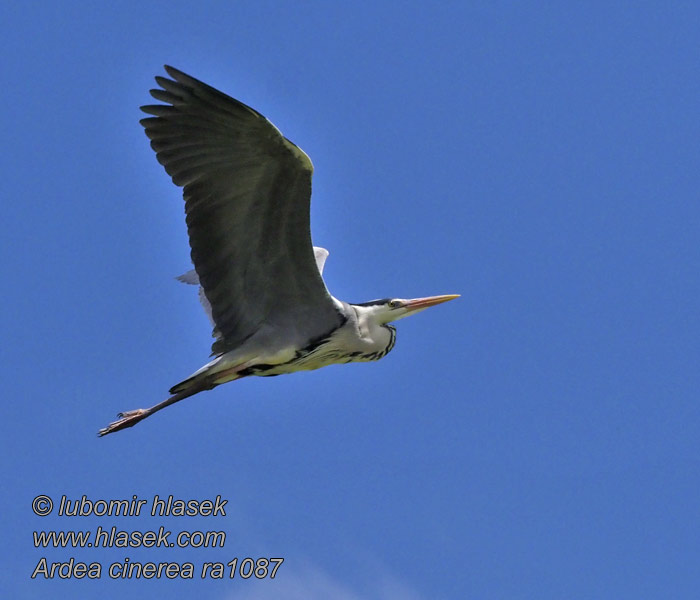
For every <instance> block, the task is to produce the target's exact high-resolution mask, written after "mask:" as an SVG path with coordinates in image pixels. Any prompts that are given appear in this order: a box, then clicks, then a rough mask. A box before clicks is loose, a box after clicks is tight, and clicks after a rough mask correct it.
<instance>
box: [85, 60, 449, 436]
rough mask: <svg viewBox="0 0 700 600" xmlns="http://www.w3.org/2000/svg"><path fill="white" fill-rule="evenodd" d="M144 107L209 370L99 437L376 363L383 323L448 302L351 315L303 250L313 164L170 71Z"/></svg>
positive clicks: (381, 305)
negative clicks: (238, 383) (176, 192)
mask: <svg viewBox="0 0 700 600" xmlns="http://www.w3.org/2000/svg"><path fill="white" fill-rule="evenodd" d="M165 70H166V71H167V73H168V75H169V76H170V79H168V78H166V77H156V82H157V83H158V85H159V86H160V89H153V90H151V91H150V93H151V96H153V97H154V98H155V99H156V100H158V101H159V102H162V104H152V105H151V104H149V105H147V106H142V107H141V110H142V111H144V112H145V113H147V114H148V115H151V116H150V117H148V118H145V119H142V120H141V125H143V127H144V129H145V132H146V135H147V136H148V138H149V139H150V140H151V147H152V148H153V150H155V152H156V158H157V159H158V162H160V163H161V164H162V165H163V166H164V167H165V170H166V172H167V173H168V175H170V177H171V178H172V180H173V183H174V184H175V185H177V186H180V187H182V188H183V196H184V200H185V213H186V221H187V233H188V236H189V241H190V247H191V258H192V263H193V264H194V270H192V271H189V272H188V273H185V274H184V275H182V276H180V277H179V278H178V279H180V281H182V282H184V283H188V284H193V285H196V286H199V297H200V300H201V303H202V304H203V306H204V309H205V310H206V312H207V314H208V315H209V318H210V320H211V322H212V325H213V333H212V335H213V337H214V338H215V341H214V343H213V345H212V356H213V357H214V358H213V360H211V362H209V363H207V364H206V365H204V366H203V367H202V368H200V369H199V370H198V371H195V372H194V373H193V374H192V375H190V376H189V377H188V378H187V379H185V380H184V381H182V382H180V383H178V384H177V385H175V386H173V387H172V388H171V389H170V394H171V396H170V397H169V398H167V399H166V400H164V401H163V402H161V403H159V404H156V405H155V406H152V407H151V408H146V409H143V408H140V409H137V410H130V411H127V412H123V413H119V415H118V417H119V419H118V420H117V421H114V422H113V423H110V424H109V425H108V426H107V427H105V428H103V429H100V431H99V432H98V435H100V436H103V435H107V434H108V433H113V432H115V431H119V430H121V429H125V428H127V427H132V426H133V425H135V424H136V423H138V422H139V421H141V420H143V419H145V418H146V417H149V416H150V415H152V414H153V413H155V412H157V411H159V410H161V409H163V408H165V407H166V406H170V405H171V404H174V403H175V402H179V401H180V400H183V399H184V398H188V397H189V396H193V395H194V394H198V393H199V392H203V391H205V390H211V389H213V388H215V387H216V386H218V385H221V384H222V383H227V382H229V381H235V380H236V379H241V378H242V377H247V376H249V375H259V376H264V377H269V376H272V375H281V374H284V373H294V372H296V371H301V370H311V369H318V368H320V367H325V366H326V365H332V364H340V363H349V362H365V361H373V360H379V359H380V358H382V357H384V356H386V355H387V354H388V353H389V352H390V351H391V349H392V348H393V347H394V342H395V340H396V329H395V328H394V327H392V326H391V325H390V324H389V323H391V322H394V321H398V320H399V319H402V318H403V317H406V316H408V315H412V314H416V313H417V312H420V311H422V310H424V309H426V308H428V307H429V306H434V305H436V304H440V303H442V302H446V301H448V300H452V299H454V298H457V297H458V295H457V294H452V295H443V296H431V297H427V298H415V299H410V300H406V299H402V298H385V299H383V300H372V301H371V302H363V303H361V304H349V303H347V302H343V301H341V300H338V299H337V298H334V297H333V296H332V295H331V294H330V293H329V291H328V289H327V288H326V285H325V283H324V281H323V278H322V273H323V267H324V263H325V260H326V257H327V256H328V251H327V250H325V249H323V248H317V247H314V246H312V243H311V231H310V227H309V208H310V202H311V176H312V173H313V165H312V164H311V160H310V159H309V157H308V156H307V155H306V154H305V153H304V152H303V151H302V150H301V148H299V147H298V146H297V145H296V144H294V143H293V142H291V141H290V140H288V139H287V138H285V137H284V136H283V135H282V133H281V132H280V130H279V129H277V127H275V126H274V125H273V124H272V123H271V122H270V121H268V120H267V119H266V118H265V117H264V116H263V115H261V114H260V113H259V112H257V111H256V110H254V109H253V108H251V107H249V106H247V105H245V104H243V103H242V102H239V101H238V100H234V99H233V98H231V97H229V96H227V95H226V94H223V93H222V92H220V91H218V90H216V89H214V88H213V87H210V86H208V85H207V84H205V83H202V82H201V81H198V80H197V79H195V78H193V77H190V76H189V75H186V74H185V73H183V72H182V71H178V70H177V69H174V68H172V67H169V66H166V67H165Z"/></svg>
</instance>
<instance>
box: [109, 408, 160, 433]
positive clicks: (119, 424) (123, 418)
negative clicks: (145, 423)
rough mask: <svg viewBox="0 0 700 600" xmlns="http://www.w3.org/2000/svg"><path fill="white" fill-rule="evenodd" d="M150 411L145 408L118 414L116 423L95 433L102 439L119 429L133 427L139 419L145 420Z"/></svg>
mask: <svg viewBox="0 0 700 600" xmlns="http://www.w3.org/2000/svg"><path fill="white" fill-rule="evenodd" d="M150 414H151V411H150V410H148V409H146V408H137V409H136V410H128V411H126V412H120V413H119V414H118V415H117V416H118V417H119V419H118V420H117V421H112V422H111V423H110V424H109V425H107V427H103V428H102V429H100V430H99V431H98V432H97V435H98V436H100V437H102V436H104V435H107V434H108V433H114V432H115V431H119V430H121V429H126V428H127V427H133V426H134V425H136V423H138V422H139V421H140V420H141V419H145V418H146V417H147V416H148V415H150Z"/></svg>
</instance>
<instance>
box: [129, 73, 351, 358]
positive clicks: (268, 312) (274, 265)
mask: <svg viewBox="0 0 700 600" xmlns="http://www.w3.org/2000/svg"><path fill="white" fill-rule="evenodd" d="M165 69H166V71H167V72H168V75H170V77H171V78H172V79H167V78H165V77H156V82H157V83H158V85H160V87H161V88H162V89H155V90H151V95H152V96H153V97H154V98H155V99H156V100H159V101H161V102H164V103H165V104H158V105H148V106H142V107H141V109H142V110H143V111H144V112H146V113H148V114H150V115H153V116H152V117H149V118H145V119H142V120H141V124H142V125H143V126H144V128H145V130H146V135H147V136H148V137H149V138H150V140H151V146H152V148H153V149H154V150H155V152H156V156H157V158H158V161H159V162H160V163H161V164H162V165H163V166H164V167H165V170H166V171H167V172H168V174H169V175H170V176H171V177H172V180H173V182H174V183H175V184H176V185H178V186H181V187H183V188H184V190H183V195H184V199H185V212H186V215H187V231H188V234H189V239H190V247H191V250H192V252H191V256H192V263H193V264H194V267H195V270H196V272H197V275H198V278H199V282H200V283H201V285H202V288H203V289H204V293H205V295H206V298H207V300H208V301H209V304H210V305H211V312H212V318H213V320H214V323H215V324H216V329H218V331H219V332H220V334H221V336H222V338H223V340H222V341H223V344H219V343H218V342H217V343H215V352H216V353H223V352H224V351H226V350H230V349H233V348H236V347H237V346H239V345H240V344H242V343H243V342H244V341H246V340H248V339H250V338H252V337H253V336H255V334H256V333H257V332H259V331H260V330H261V329H262V328H263V327H265V328H266V330H267V331H268V333H269V331H270V330H273V331H274V332H275V335H274V339H275V340H278V343H279V344H280V346H283V347H286V346H287V345H289V344H303V343H304V342H305V341H306V340H309V339H313V338H317V337H318V336H322V335H324V334H326V333H327V332H329V331H330V330H332V329H334V328H335V327H338V326H339V325H340V323H341V322H342V317H341V315H340V314H339V313H338V311H337V309H336V307H335V305H334V303H333V300H332V299H331V297H330V295H329V294H328V291H327V290H326V287H325V285H324V283H323V280H322V278H321V276H320V274H319V271H318V268H317V263H316V260H315V257H314V250H313V246H312V245H311V232H310V229H309V207H310V201H311V175H312V172H313V166H312V164H311V161H310V160H309V157H308V156H307V155H306V154H305V153H304V152H303V151H302V150H301V149H299V148H298V147H297V146H295V145H294V144H293V143H292V142H290V141H289V140H287V139H286V138H285V137H284V136H283V135H282V134H281V133H280V131H279V130H278V129H277V128H276V127H275V126H274V125H273V124H272V123H270V121H268V120H267V119H266V118H265V117H263V116H262V115H261V114H260V113H258V112H257V111H255V110H254V109H252V108H250V107H249V106H246V105H245V104H243V103H241V102H239V101H237V100H234V99H233V98H230V97H229V96H227V95H225V94H223V93H221V92H219V91H218V90H216V89H214V88H212V87H210V86H208V85H206V84H204V83H202V82H201V81H198V80H196V79H194V78H192V77H190V76H188V75H186V74H184V73H182V72H181V71H178V70H177V69H173V68H172V67H167V66H166V67H165ZM268 337H269V336H268Z"/></svg>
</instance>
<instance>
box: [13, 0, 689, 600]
mask: <svg viewBox="0 0 700 600" xmlns="http://www.w3.org/2000/svg"><path fill="white" fill-rule="evenodd" d="M0 19H1V21H2V23H3V36H2V38H0V54H1V55H2V57H3V59H2V61H1V63H0V72H1V73H2V87H3V91H2V94H0V104H1V105H2V111H1V113H0V114H1V117H0V119H2V127H1V130H2V144H3V148H4V150H3V153H2V154H3V159H2V167H1V168H2V174H3V176H2V187H1V195H2V214H3V218H2V234H1V235H0V247H1V249H2V250H1V255H0V260H1V261H2V265H1V270H0V273H1V274H2V281H3V288H2V289H3V310H2V311H1V315H0V319H1V327H2V329H1V332H2V345H1V352H2V360H1V361H0V364H1V365H2V366H1V367H0V368H1V369H2V402H3V416H2V425H1V427H2V439H3V446H4V449H3V452H2V457H1V458H0V460H1V461H2V472H3V486H2V498H3V502H2V523H3V535H2V538H3V539H2V553H1V554H0V559H1V561H2V570H1V573H2V574H1V575H0V595H2V597H4V598H42V599H44V598H67V597H72V598H100V599H102V600H111V599H121V598H125V597H132V598H165V597H167V598H170V599H172V600H178V599H191V598H193V597H196V598H201V599H210V598H211V599H215V600H238V599H241V600H271V599H277V598H292V599H311V600H316V599H322V598H339V599H341V600H355V599H365V598H369V599H378V600H396V599H409V600H418V599H421V600H431V599H452V598H457V599H458V598H475V599H487V600H488V599H503V598H512V599H520V598H523V599H524V598H533V599H535V598H537V599H541V598H553V599H561V598H572V599H578V598H580V599H590V598H615V599H620V598H630V599H635V600H639V599H646V598H654V599H655V598H676V599H677V598H696V597H697V593H698V589H700V402H698V400H699V398H698V392H699V390H700V376H699V369H698V366H699V359H700V353H699V352H698V348H699V345H698V340H699V337H700V317H699V314H698V300H699V298H700V278H699V277H698V269H699V268H700V244H699V242H700V236H699V235H698V233H699V225H700V204H699V202H698V199H699V198H698V196H699V190H700V153H699V151H698V148H699V145H698V139H699V137H700V111H699V110H698V100H699V99H700V98H699V93H700V86H699V85H698V81H699V77H700V51H699V49H698V31H700V8H699V7H698V4H697V3H695V2H580V3H578V2H529V3H523V2H494V1H491V0H489V1H483V2H460V3H457V2H454V3H449V2H444V3H430V4H429V3H410V2H409V3H400V4H399V3H393V2H391V3H390V2H353V3H340V2H270V1H260V0H256V1H255V2H209V3H203V4H198V3H192V2H182V1H179V0H176V1H173V0H169V1H168V2H150V3H144V4H139V5H138V6H137V4H136V3H123V2H114V3H87V2H60V3H59V2H54V3H50V2H33V3H31V2H13V1H9V2H4V3H3V4H2V8H0ZM164 63H168V64H172V65H174V66H176V67H178V68H180V69H182V70H184V71H186V72H188V73H191V74H192V75H194V76H196V77H198V78H200V79H202V80H204V81H206V82H208V83H210V84H212V85H214V86H215V87H217V88H219V89H221V90H223V91H225V92H226V93H229V94H230V95H233V96H235V97H237V98H239V99H241V100H243V101H244V102H246V103H248V104H250V105H251V106H253V107H255V108H256V109H258V110H259V111H260V112H262V113H263V114H265V115H266V116H267V117H269V118H270V119H271V120H272V121H273V122H274V123H275V124H276V125H277V126H278V127H279V128H280V129H281V130H282V131H283V132H284V133H285V134H286V135H287V137H289V138H290V139H292V140H293V141H294V142H296V143H297V144H298V145H299V146H301V147H302V148H303V149H304V150H305V151H306V152H307V153H308V154H309V155H310V156H311V158H312V160H313V162H314V165H315V169H316V170H315V175H314V195H313V202H312V230H313V237H314V242H315V243H316V244H317V245H321V246H325V247H327V248H328V249H329V250H330V252H331V254H330V257H329V259H328V262H327V264H326V271H325V275H326V280H327V283H328V286H329V288H330V289H331V291H332V292H333V293H334V295H336V296H337V297H339V298H342V299H344V300H348V301H354V302H361V301H366V300H370V299H373V298H382V297H386V296H397V297H414V296H424V295H432V294H444V293H461V294H462V298H461V299H459V300H457V301H454V302H451V303H449V304H445V305H441V306H439V307H436V308H432V309H430V310H428V311H426V312H424V313H421V314H420V315H419V316H416V317H411V318H409V319H406V320H404V321H401V322H400V323H398V340H397V345H396V348H395V349H394V350H393V352H392V353H391V354H390V355H389V356H388V357H387V358H385V359H384V360H381V361H379V362H377V363H373V364H360V365H348V366H342V367H330V368H326V369H322V370H320V371H316V372H310V373H303V374H297V375H292V376H284V377H277V378H271V379H262V378H259V379H256V378H249V379H247V380H243V381H240V382H237V383H235V384H229V385H226V386H222V387H220V388H218V389H216V390H214V391H212V392H208V393H206V394H202V395H199V396H197V397H196V398H193V399H190V400H187V401H186V402H183V403H181V404H178V405H176V406H174V407H171V408H169V409H167V410H166V411H163V412H162V413H159V414H158V415H157V416H154V417H153V418H151V419H148V420H147V421H144V422H143V423H141V424H139V425H138V426H137V427H135V428H133V429H130V430H127V431H125V432H121V433H119V434H117V435H113V436H109V437H107V438H104V439H98V438H97V437H96V435H95V433H96V431H97V430H98V429H99V428H100V427H102V426H104V425H105V424H106V423H108V422H109V421H111V420H112V419H113V418H114V415H115V413H116V412H118V411H120V410H126V409H132V408H138V407H145V406H150V405H151V404H153V403H155V402H157V401H160V400H162V399H163V398H165V397H166V394H167V390H168V388H169V387H170V386H171V385H172V384H174V383H176V382H178V381H180V380H181V379H183V378H184V377H186V376H187V375H189V374H190V373H191V372H192V371H194V370H195V369H196V368H198V367H199V366H200V365H202V364H203V363H204V362H205V361H206V360H207V356H208V352H209V346H210V343H211V339H210V337H209V333H210V329H209V326H208V323H207V321H206V317H205V316H204V314H203V312H202V311H201V310H200V307H199V304H198V301H197V298H196V294H195V293H194V290H193V289H192V288H189V287H187V286H183V285H180V284H178V283H177V282H176V281H175V280H174V278H173V277H174V276H175V275H178V274H180V273H182V272H183V271H185V270H187V269H189V268H190V262H189V250H188V244H187V237H186V232H185V226H184V218H183V204H182V200H181V195H180V190H179V189H177V188H176V187H175V186H173V185H172V183H171V182H170V181H169V178H168V177H167V176H166V175H165V173H164V171H163V169H162V168H161V166H160V165H158V163H157V162H156V160H155V156H154V154H153V152H152V151H151V149H150V147H149V145H148V143H147V139H146V137H145V136H144V134H143V131H142V128H141V126H140V125H139V123H138V119H139V118H141V116H142V115H141V113H140V111H139V110H138V107H139V105H141V104H144V103H149V102H150V101H151V100H150V96H149V95H148V90H149V88H151V87H154V82H153V77H154V76H155V75H158V74H164V72H163V68H162V65H163V64H164ZM39 494H47V495H49V496H51V497H52V498H53V499H54V501H55V502H56V503H57V504H58V501H59V500H60V498H61V496H62V495H66V496H67V497H68V498H70V499H76V498H78V499H79V498H80V497H81V496H83V495H86V496H87V497H88V498H90V499H93V500H95V499H120V498H127V499H128V498H131V497H132V495H134V494H135V495H138V497H139V498H144V499H151V498H152V497H153V496H154V495H155V494H158V495H160V496H168V495H171V494H172V495H174V496H175V497H177V498H183V499H190V498H197V499H205V498H214V497H216V495H221V496H222V497H223V498H226V499H227V500H228V504H227V511H226V517H209V518H180V519H177V518H169V519H166V518H150V517H147V516H142V517H139V518H109V517H102V518H97V517H92V518H79V517H74V518H67V517H58V516H56V515H55V513H54V514H52V515H51V516H48V517H44V518H41V517H38V516H35V515H34V514H33V513H32V509H31V503H32V499H33V498H34V497H35V496H37V495H39ZM97 526H102V527H105V528H110V527H112V526H117V527H119V528H121V529H124V530H127V531H134V530H139V531H144V530H149V529H156V530H157V529H158V528H159V527H160V526H165V527H166V528H169V529H171V530H173V531H175V532H178V531H181V530H191V531H193V530H198V529H199V530H204V531H206V530H214V531H225V532H226V534H227V540H226V545H225V547H224V548H209V549H177V548H159V549H155V548H154V549H133V548H132V549H121V548H109V549H103V548H100V549H98V548H85V549H70V548H61V549H37V548H35V547H34V545H33V540H32V532H33V531H35V530H51V529H57V530H69V529H76V530H93V531H94V530H95V529H96V528H97ZM247 556H252V557H255V558H257V557H261V556H263V557H284V558H285V562H284V564H283V565H282V567H280V569H279V571H278V573H277V577H276V578H275V580H273V581H270V580H269V579H267V580H264V581H258V580H256V579H255V578H251V579H248V580H242V579H240V578H236V579H234V580H229V579H226V580H223V581H217V580H201V579H199V577H198V576H199V571H198V569H199V567H200V566H201V564H202V563H203V562H205V561H221V562H227V561H229V560H231V559H232V558H234V557H239V558H240V559H242V558H245V557H247ZM41 557H47V559H48V561H49V562H53V561H65V560H67V559H68V558H70V557H74V558H75V559H76V560H79V561H85V562H88V563H89V562H92V561H99V562H100V563H102V564H103V569H104V570H103V573H102V578H101V579H100V580H98V581H88V580H80V581H78V580H68V581H63V580H53V581H47V580H44V579H42V578H39V579H37V580H34V581H32V580H31V579H30V574H31V573H32V571H33V569H34V567H35V566H36V564H37V563H38V561H39V559H40V558H41ZM125 557H129V559H130V560H131V561H141V562H146V561H153V562H165V561H174V562H180V563H182V562H188V561H189V562H192V563H194V564H195V566H196V567H197V579H195V580H193V581H183V580H174V581H169V580H164V579H163V580H143V579H142V580H123V579H122V580H118V581H112V580H110V579H109V577H108V576H107V573H106V571H107V567H108V566H109V565H110V564H111V563H113V562H119V561H123V560H124V559H125Z"/></svg>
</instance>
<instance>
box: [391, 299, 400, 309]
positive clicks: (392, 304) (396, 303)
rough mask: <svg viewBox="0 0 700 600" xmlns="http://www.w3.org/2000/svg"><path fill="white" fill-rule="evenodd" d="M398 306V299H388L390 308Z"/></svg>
mask: <svg viewBox="0 0 700 600" xmlns="http://www.w3.org/2000/svg"><path fill="white" fill-rule="evenodd" d="M400 306H401V302H400V301H399V300H390V301H389V307H390V308H399V307H400Z"/></svg>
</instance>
